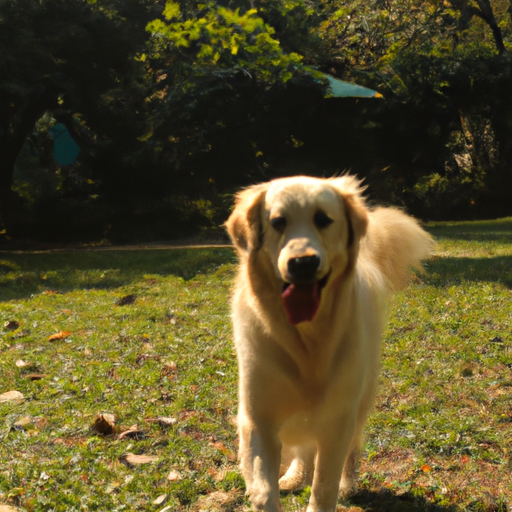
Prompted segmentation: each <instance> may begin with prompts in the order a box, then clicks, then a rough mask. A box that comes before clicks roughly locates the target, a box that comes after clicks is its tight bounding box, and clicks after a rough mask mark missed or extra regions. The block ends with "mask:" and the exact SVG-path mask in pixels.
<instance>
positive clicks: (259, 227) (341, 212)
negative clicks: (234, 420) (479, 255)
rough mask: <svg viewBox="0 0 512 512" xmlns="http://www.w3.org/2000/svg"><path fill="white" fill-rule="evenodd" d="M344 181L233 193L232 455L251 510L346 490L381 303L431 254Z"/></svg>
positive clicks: (325, 502)
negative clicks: (283, 497)
mask: <svg viewBox="0 0 512 512" xmlns="http://www.w3.org/2000/svg"><path fill="white" fill-rule="evenodd" d="M362 191H363V189H362V188H361V185H360V182H359V181H358V180H357V179H356V178H354V177H352V176H348V175H346V176H342V177H338V178H331V179H318V178H312V177H305V176H297V177H291V178H281V179H277V180H274V181H271V182H268V183H263V184H259V185H255V186H252V187H250V188H248V189H246V190H243V191H242V192H241V193H239V194H238V196H237V199H236V204H235V209H234V211H233V212H232V214H231V216H230V217H229V219H228V221H227V222H226V227H227V230H228V232H229V234H230V236H231V238H232V240H233V243H234V245H235V247H236V249H237V252H238V256H239V260H240V265H239V272H238V277H237V279H236V283H235V288H234V294H233V298H232V309H233V325H234V337H235V346H236V351H237V357H238V364H239V411H238V429H239V436H240V449H239V458H240V466H241V470H242V473H243V475H244V478H245V481H246V485H247V493H248V494H249V495H250V497H251V501H252V504H253V507H254V509H255V510H262V511H265V512H277V511H280V510H282V509H281V505H280V502H279V490H280V489H281V490H293V489H297V488H300V487H303V486H305V485H311V486H312V489H311V498H310V501H309V505H308V508H307V512H320V511H321V512H331V511H334V510H335V509H336V504H337V499H338V495H339V494H340V493H341V494H343V493H346V492H348V491H350V490H352V489H353V487H354V485H355V481H356V476H357V466H358V460H359V457H360V452H361V447H362V431H363V427H364V424H365V421H366V417H367V415H368V412H369V410H370V409H371V406H372V402H373V400H374V396H375V390H376V386H377V381H378V369H379V358H380V342H381V333H382V329H383V325H384V321H385V311H386V299H388V297H389V296H390V295H391V294H392V293H393V292H394V291H396V290H398V289H400V288H401V287H402V285H403V284H404V283H405V282H406V280H407V277H408V275H409V274H410V269H411V267H419V266H420V261H421V260H422V259H423V258H425V257H427V256H428V255H429V253H430V251H431V248H432V244H433V242H432V239H431V237H430V236H429V235H428V234H427V233H426V232H425V231H424V230H423V229H422V228H421V227H420V226H419V225H418V223H417V222H416V221H415V220H414V219H413V218H411V217H409V216H407V215H406V214H404V213H403V212H401V211H400V210H397V209H395V208H375V209H370V208H368V207H367V206H366V204H365V200H364V198H363V196H362Z"/></svg>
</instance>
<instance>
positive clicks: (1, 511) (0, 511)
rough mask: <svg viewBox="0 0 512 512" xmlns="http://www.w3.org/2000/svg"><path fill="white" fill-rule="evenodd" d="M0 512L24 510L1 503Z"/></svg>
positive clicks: (21, 511)
mask: <svg viewBox="0 0 512 512" xmlns="http://www.w3.org/2000/svg"><path fill="white" fill-rule="evenodd" d="M0 512H23V510H22V509H21V508H18V507H13V506H11V505H7V504H5V503H0Z"/></svg>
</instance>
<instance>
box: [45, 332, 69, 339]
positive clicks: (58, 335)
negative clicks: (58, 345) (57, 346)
mask: <svg viewBox="0 0 512 512" xmlns="http://www.w3.org/2000/svg"><path fill="white" fill-rule="evenodd" d="M68 336H71V333H70V332H69V331H60V332H57V333H55V334H52V335H51V336H48V341H58V340H65V339H66V338H67V337H68Z"/></svg>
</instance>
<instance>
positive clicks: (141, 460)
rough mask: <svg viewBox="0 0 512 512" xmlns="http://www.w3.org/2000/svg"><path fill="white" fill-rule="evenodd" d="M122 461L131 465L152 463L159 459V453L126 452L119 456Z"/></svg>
mask: <svg viewBox="0 0 512 512" xmlns="http://www.w3.org/2000/svg"><path fill="white" fill-rule="evenodd" d="M119 460H120V461H121V462H124V463H126V464H128V465H129V466H137V465H139V464H150V463H151V462H156V461H157V460H158V455H135V454H134V453H125V454H124V455H121V457H119Z"/></svg>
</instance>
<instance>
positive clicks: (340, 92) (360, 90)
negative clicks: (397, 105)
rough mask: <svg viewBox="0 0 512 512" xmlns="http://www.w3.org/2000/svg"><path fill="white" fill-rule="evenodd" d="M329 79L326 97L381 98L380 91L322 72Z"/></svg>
mask: <svg viewBox="0 0 512 512" xmlns="http://www.w3.org/2000/svg"><path fill="white" fill-rule="evenodd" d="M323 75H324V77H325V78H327V80H328V81H329V87H328V89H327V94H326V96H325V97H326V98H383V97H384V96H382V94H381V93H380V92H377V91H374V90H373V89H368V87H363V86H362V85H356V84H351V83H350V82H344V81H343V80H338V79H337V78H334V77H332V76H329V75H326V74H324V73H323Z"/></svg>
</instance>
